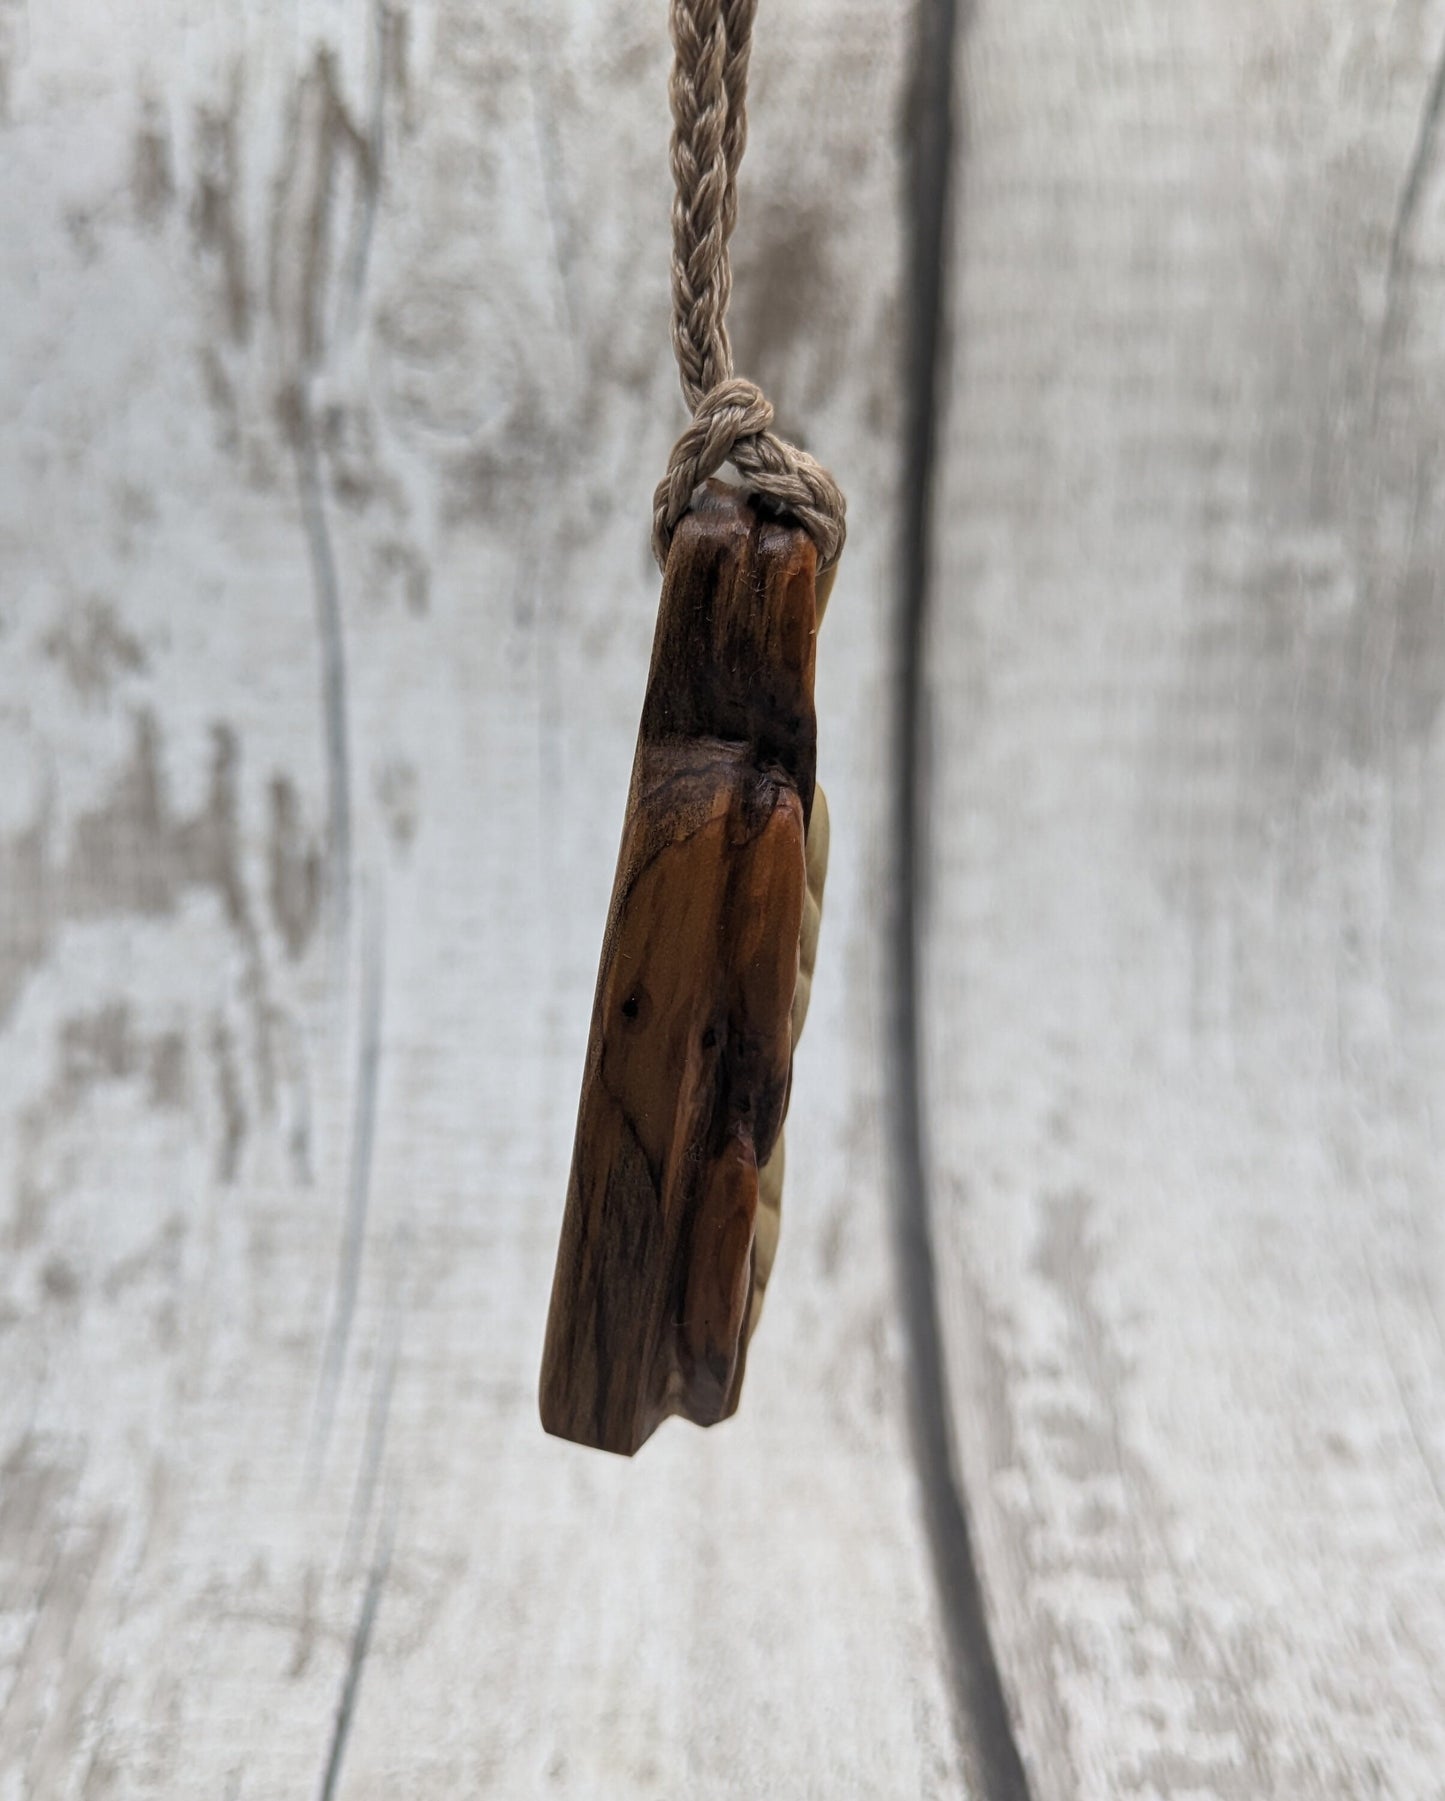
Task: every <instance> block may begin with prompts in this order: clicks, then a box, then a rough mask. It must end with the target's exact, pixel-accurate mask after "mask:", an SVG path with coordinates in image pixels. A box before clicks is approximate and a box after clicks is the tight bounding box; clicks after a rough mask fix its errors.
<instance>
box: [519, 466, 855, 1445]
mask: <svg viewBox="0 0 1445 1801" xmlns="http://www.w3.org/2000/svg"><path fill="white" fill-rule="evenodd" d="M815 566H816V551H815V548H814V546H813V543H812V541H811V540H810V539H809V538H808V536H807V534H806V533H805V532H803V531H802V530H801V529H800V528H798V527H796V526H792V525H788V524H784V523H780V522H778V521H776V520H772V519H769V518H767V517H765V516H764V515H762V514H760V513H759V512H757V511H755V510H754V508H753V507H752V506H751V505H750V504H749V503H748V501H747V500H746V499H745V498H743V497H742V496H740V495H739V494H738V493H736V492H735V491H734V490H732V489H729V488H726V487H724V486H722V485H721V484H719V483H709V484H708V485H707V487H706V488H705V489H704V490H703V491H702V492H701V493H700V494H699V496H698V499H697V500H696V502H695V503H694V507H693V510H692V511H691V512H690V513H689V514H688V515H687V516H686V517H685V518H684V519H683V520H682V521H681V523H680V524H679V526H678V528H677V533H676V536H675V537H674V539H673V544H672V549H671V552H670V554H669V557H668V563H667V572H666V576H665V579H664V582H663V591H662V602H661V606H660V609H659V612H658V620H657V632H656V636H655V638H654V641H653V650H652V667H651V671H650V674H649V676H648V683H647V696H646V700H645V701H644V704H643V710H642V725H641V729H640V731H639V734H638V741H637V754H636V757H635V759H634V762H633V768H632V784H631V789H630V793H629V796H628V805H627V816H626V820H625V822H624V825H623V832H622V847H621V851H620V853H619V856H618V864H617V876H616V879H615V881H614V884H613V890H612V902H611V906H610V909H609V912H608V919H607V928H606V933H605V936H604V939H603V945H602V959H601V967H600V969H599V971H598V977H597V992H596V998H595V1000H594V1002H593V1009H592V1030H591V1036H590V1039H589V1042H588V1047H587V1063H586V1068H585V1072H584V1075H583V1081H582V1097H581V1102H580V1105H579V1108H578V1117H577V1137H576V1142H575V1145H574V1148H573V1156H572V1174H571V1180H570V1182H569V1184H568V1190H567V1207H566V1213H565V1216H564V1219H563V1224H562V1238H561V1244H560V1246H559V1248H558V1253H557V1269H556V1275H555V1278H554V1281H553V1286H552V1304H551V1311H550V1314H549V1316H548V1321H547V1338H546V1347H545V1350H544V1353H543V1359H542V1382H541V1410H542V1424H543V1425H544V1426H545V1427H546V1429H547V1430H548V1431H549V1432H553V1433H556V1434H558V1435H559V1436H560V1437H563V1438H570V1439H575V1440H576V1441H577V1442H579V1443H581V1444H587V1445H596V1446H598V1447H600V1448H601V1449H603V1450H608V1451H618V1452H622V1453H624V1454H627V1455H631V1453H632V1452H634V1451H636V1450H637V1448H638V1447H639V1446H640V1445H641V1444H642V1443H643V1442H644V1441H645V1440H646V1439H647V1438H648V1437H649V1436H650V1435H651V1434H652V1432H653V1431H654V1430H655V1429H656V1427H657V1426H658V1425H659V1424H660V1423H661V1422H662V1421H663V1420H664V1419H666V1418H667V1417H668V1415H669V1414H674V1413H677V1414H682V1415H683V1416H684V1417H685V1418H687V1419H690V1420H693V1421H694V1422H696V1423H697V1424H698V1425H703V1426H710V1425H713V1424H715V1423H716V1422H717V1421H718V1420H721V1419H725V1418H727V1416H728V1415H729V1414H731V1413H732V1412H733V1411H734V1410H735V1408H736V1407H737V1403H738V1396H739V1393H740V1391H741V1387H742V1378H743V1366H744V1362H745V1359H746V1353H747V1341H748V1336H749V1333H750V1331H751V1329H752V1327H753V1326H754V1325H755V1324H756V1322H757V1314H758V1308H759V1305H760V1303H761V1297H762V1290H763V1287H764V1285H765V1283H766V1281H767V1278H768V1273H769V1270H770V1268H771V1264H772V1257H773V1251H774V1249H775V1247H776V1244H777V1235H778V1233H777V1229H778V1209H779V1203H780V1199H781V1188H782V1124H783V1115H784V1113H785V1112H786V1110H787V1105H788V1091H789V1086H790V1082H791V1077H792V1057H793V1044H794V1041H795V1039H796V1036H797V1033H798V1032H799V1031H800V1030H801V1027H802V1015H803V1013H804V1011H805V1010H806V1006H807V996H808V989H809V987H810V984H811V976H812V963H813V956H814V953H815V951H816V947H817V934H818V920H819V913H820V908H821V902H822V884H823V876H824V873H825V867H826V855H827V813H826V807H825V805H824V803H823V800H822V795H821V793H820V792H818V791H817V790H816V788H815V782H814V764H815V759H816V721H815V717H814V711H813V664H814V648H815V644H816V637H817V624H818V616H819V612H820V595H819V592H818V586H819V585H818V584H817V583H816V582H815ZM823 598H825V596H823Z"/></svg>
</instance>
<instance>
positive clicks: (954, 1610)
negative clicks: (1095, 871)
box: [891, 0, 1029, 1801]
mask: <svg viewBox="0 0 1445 1801" xmlns="http://www.w3.org/2000/svg"><path fill="white" fill-rule="evenodd" d="M917 18H918V23H917V40H916V58H917V60H916V63H915V66H914V75H913V92H912V95H911V97H910V102H911V103H910V105H909V108H908V110H907V113H906V117H907V119H908V120H909V122H910V125H909V127H908V128H906V129H908V130H909V148H910V153H911V154H910V157H909V164H908V172H907V183H908V187H907V191H906V193H905V196H904V215H905V220H906V225H907V230H908V239H909V241H908V253H907V254H908V261H907V270H906V274H907V280H908V284H909V287H908V294H907V302H906V303H907V307H908V341H907V348H906V366H905V408H906V413H905V427H904V444H903V455H904V471H903V495H902V504H901V507H900V516H901V543H900V546H899V550H900V567H901V570H902V603H901V605H900V607H899V611H898V628H899V632H900V637H901V643H900V645H899V657H898V664H897V668H898V678H897V679H898V694H897V700H896V706H895V715H894V719H895V731H896V734H897V736H896V742H895V746H894V768H895V770H896V772H897V784H898V786H897V800H896V805H895V807H894V818H895V820H896V822H897V824H896V834H897V835H896V839H895V845H894V858H895V861H894V867H895V869H896V870H897V875H898V885H899V892H898V902H897V906H896V908H895V913H894V921H893V928H894V929H893V967H894V977H895V994H896V999H895V1006H894V1046H893V1051H894V1055H893V1095H892V1101H893V1104H892V1109H891V1111H892V1118H893V1136H894V1167H895V1169H896V1172H897V1176H896V1182H897V1188H896V1208H895V1233H896V1242H897V1255H898V1264H899V1278H900V1285H901V1288H902V1303H903V1314H904V1326H905V1330H906V1333H907V1346H908V1378H909V1415H910V1426H911V1430H912V1437H913V1453H914V1458H915V1460H916V1463H917V1468H918V1478H919V1483H920V1486H921V1489H922V1498H923V1510H924V1516H925V1524H926V1527H927V1532H928V1538H929V1545H930V1549H931V1551H932V1556H933V1574H934V1581H935V1584H936V1588H937V1594H938V1602H939V1609H940V1612H941V1614H942V1618H943V1626H944V1632H945V1636H946V1641H947V1648H948V1658H949V1666H950V1667H949V1676H950V1679H951V1687H952V1700H953V1713H954V1724H955V1729H956V1731H957V1734H958V1739H959V1751H960V1756H961V1760H962V1762H963V1766H964V1769H965V1771H966V1773H967V1776H968V1778H969V1782H970V1792H971V1793H976V1794H977V1795H978V1796H979V1797H980V1801H1028V1796H1029V1786H1028V1781H1027V1778H1026V1777H1025V1775H1024V1769H1023V1763H1022V1761H1021V1759H1020V1756H1019V1750H1018V1745H1017V1742H1016V1740H1015V1737H1014V1729H1013V1723H1012V1721H1011V1719H1010V1717H1009V1710H1008V1706H1007V1704H1006V1702H1005V1699H1004V1693H1003V1685H1002V1682H1001V1681H1000V1677H999V1670H998V1663H997V1659H996V1657H995V1655H994V1649H993V1645H992V1643H991V1642H990V1638H989V1631H988V1619H987V1613H986V1609H985V1606H984V1600H983V1592H982V1589H981V1587H980V1584H979V1578H978V1570H977V1565H976V1562H975V1558H974V1550H973V1543H972V1538H971V1535H970V1532H969V1525H968V1516H967V1512H966V1510H965V1507H964V1503H963V1497H962V1495H961V1493H960V1487H959V1481H958V1477H957V1474H956V1465H955V1448H954V1445H953V1438H952V1432H951V1430H950V1425H949V1421H950V1403H949V1396H948V1379H947V1376H946V1373H945V1369H944V1351H943V1335H942V1331H941V1329H940V1325H939V1317H938V1295H937V1278H936V1273H935V1259H934V1249H933V1223H932V1203H931V1198H930V1193H929V1170H928V1156H927V1148H926V1147H927V1142H928V1141H927V1121H926V1119H925V1116H924V1107H923V1093H922V1076H921V1068H920V1065H921V1058H922V1044H921V1037H922V1030H923V1025H922V1017H921V1013H922V1009H921V1005H920V999H921V992H922V971H921V968H920V956H919V934H920V916H921V911H922V906H921V890H922V884H923V878H924V875H925V868H924V864H925V838H924V831H925V826H926V823H927V821H926V810H927V777H928V768H927V755H926V707H927V701H928V695H927V690H926V687H925V683H924V672H923V649H924V643H925V640H926V636H927V624H928V601H929V590H930V585H931V579H932V567H931V556H930V544H931V534H932V526H933V509H932V498H933V480H934V467H935V460H936V449H937V439H938V428H939V406H938V393H939V390H940V387H941V385H942V384H941V374H942V370H941V365H942V360H943V358H942V351H943V321H944V317H945V304H946V300H945V287H946V283H945V261H946V257H947V253H948V236H949V234H948V218H949V206H950V180H949V176H950V169H951V163H952V157H953V149H954V133H953V57H954V54H955V49H956V46H957V43H958V40H959V35H960V33H959V8H958V5H957V3H956V0H920V4H919V7H918V15H917Z"/></svg>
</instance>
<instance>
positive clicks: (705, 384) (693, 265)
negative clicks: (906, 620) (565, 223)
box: [652, 0, 845, 569]
mask: <svg viewBox="0 0 1445 1801" xmlns="http://www.w3.org/2000/svg"><path fill="white" fill-rule="evenodd" d="M756 12H757V0H671V8H670V13H671V26H672V43H673V52H674V61H673V68H672V78H671V81H670V83H669V85H668V92H669V96H670V99H671V103H672V125H673V131H672V177H673V183H674V187H675V192H674V195H673V202H672V346H673V351H674V353H675V354H676V357H677V367H678V373H679V375H680V376H681V379H682V392H683V396H684V398H685V399H686V401H687V404H688V406H689V408H690V409H691V411H692V423H691V424H690V425H689V426H688V427H687V429H686V430H685V431H684V432H683V434H682V436H681V437H680V438H679V439H678V440H677V442H676V444H674V445H673V447H672V455H671V456H670V457H669V459H668V465H667V474H666V475H665V476H664V477H663V479H662V481H661V482H659V484H658V487H657V492H656V495H655V496H654V498H653V515H652V548H653V553H654V555H655V556H656V557H657V561H658V563H659V564H660V565H661V566H663V567H664V568H665V567H666V564H667V552H668V547H669V545H670V544H671V543H672V534H673V531H674V529H675V528H676V526H677V522H678V520H679V519H681V518H682V516H683V514H684V513H685V512H686V511H687V509H688V507H689V506H690V505H691V504H692V497H693V493H694V492H695V490H696V489H697V488H698V486H699V485H700V484H701V483H702V482H704V481H706V480H707V478H708V477H709V476H710V475H712V474H713V473H714V472H715V471H716V470H718V469H720V468H721V467H722V465H723V464H724V463H726V462H731V463H732V465H733V467H734V468H735V469H736V470H737V471H738V473H739V474H740V475H741V476H742V477H743V479H744V480H745V481H746V482H747V484H748V486H749V487H750V488H751V489H753V490H754V492H756V493H758V494H762V495H765V496H766V497H767V499H769V500H770V501H772V502H773V503H774V504H775V505H776V506H778V507H779V508H781V509H782V510H783V511H785V512H787V513H790V514H791V515H792V516H793V517H794V518H795V519H796V520H797V521H798V523H799V524H800V525H801V526H802V527H803V528H804V530H805V531H806V532H807V533H808V534H809V536H810V537H811V538H812V539H813V540H814V542H815V543H816V544H817V546H818V557H819V564H820V567H821V568H823V569H827V568H831V566H832V565H833V564H834V563H836V562H837V560H838V558H839V556H840V555H841V553H842V549H843V538H844V530H845V528H844V512H845V503H844V500H843V495H842V492H841V490H840V489H839V487H838V484H837V483H836V482H835V481H834V480H833V478H832V476H831V475H829V473H828V471H827V470H826V469H824V468H823V466H822V465H821V464H820V463H818V462H816V461H815V460H814V459H813V458H812V457H810V456H809V455H808V454H807V452H806V451H803V450H799V449H798V448H797V447H796V446H795V445H792V444H788V443H786V442H785V441H784V440H783V439H781V438H779V437H777V436H776V435H775V434H774V432H773V429H772V426H773V409H772V406H771V404H770V403H769V401H768V399H767V396H766V395H765V394H764V393H763V391H762V389H761V388H759V387H757V386H756V384H755V383H753V382H750V381H747V380H745V379H744V378H743V377H741V376H737V375H734V374H733V353H732V344H731V343H730V341H729V339H728V331H727V309H728V301H729V299H730V297H731V294H732V262H731V258H730V256H729V254H728V244H729V240H730V239H731V237H732V234H733V227H734V226H735V225H736V224H737V216H738V185H737V182H738V165H739V163H740V162H741V161H742V157H743V151H744V149H745V148H746V146H747V137H748V122H747V86H748V59H749V56H750V54H751V50H752V32H753V19H754V16H755V14H756Z"/></svg>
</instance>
